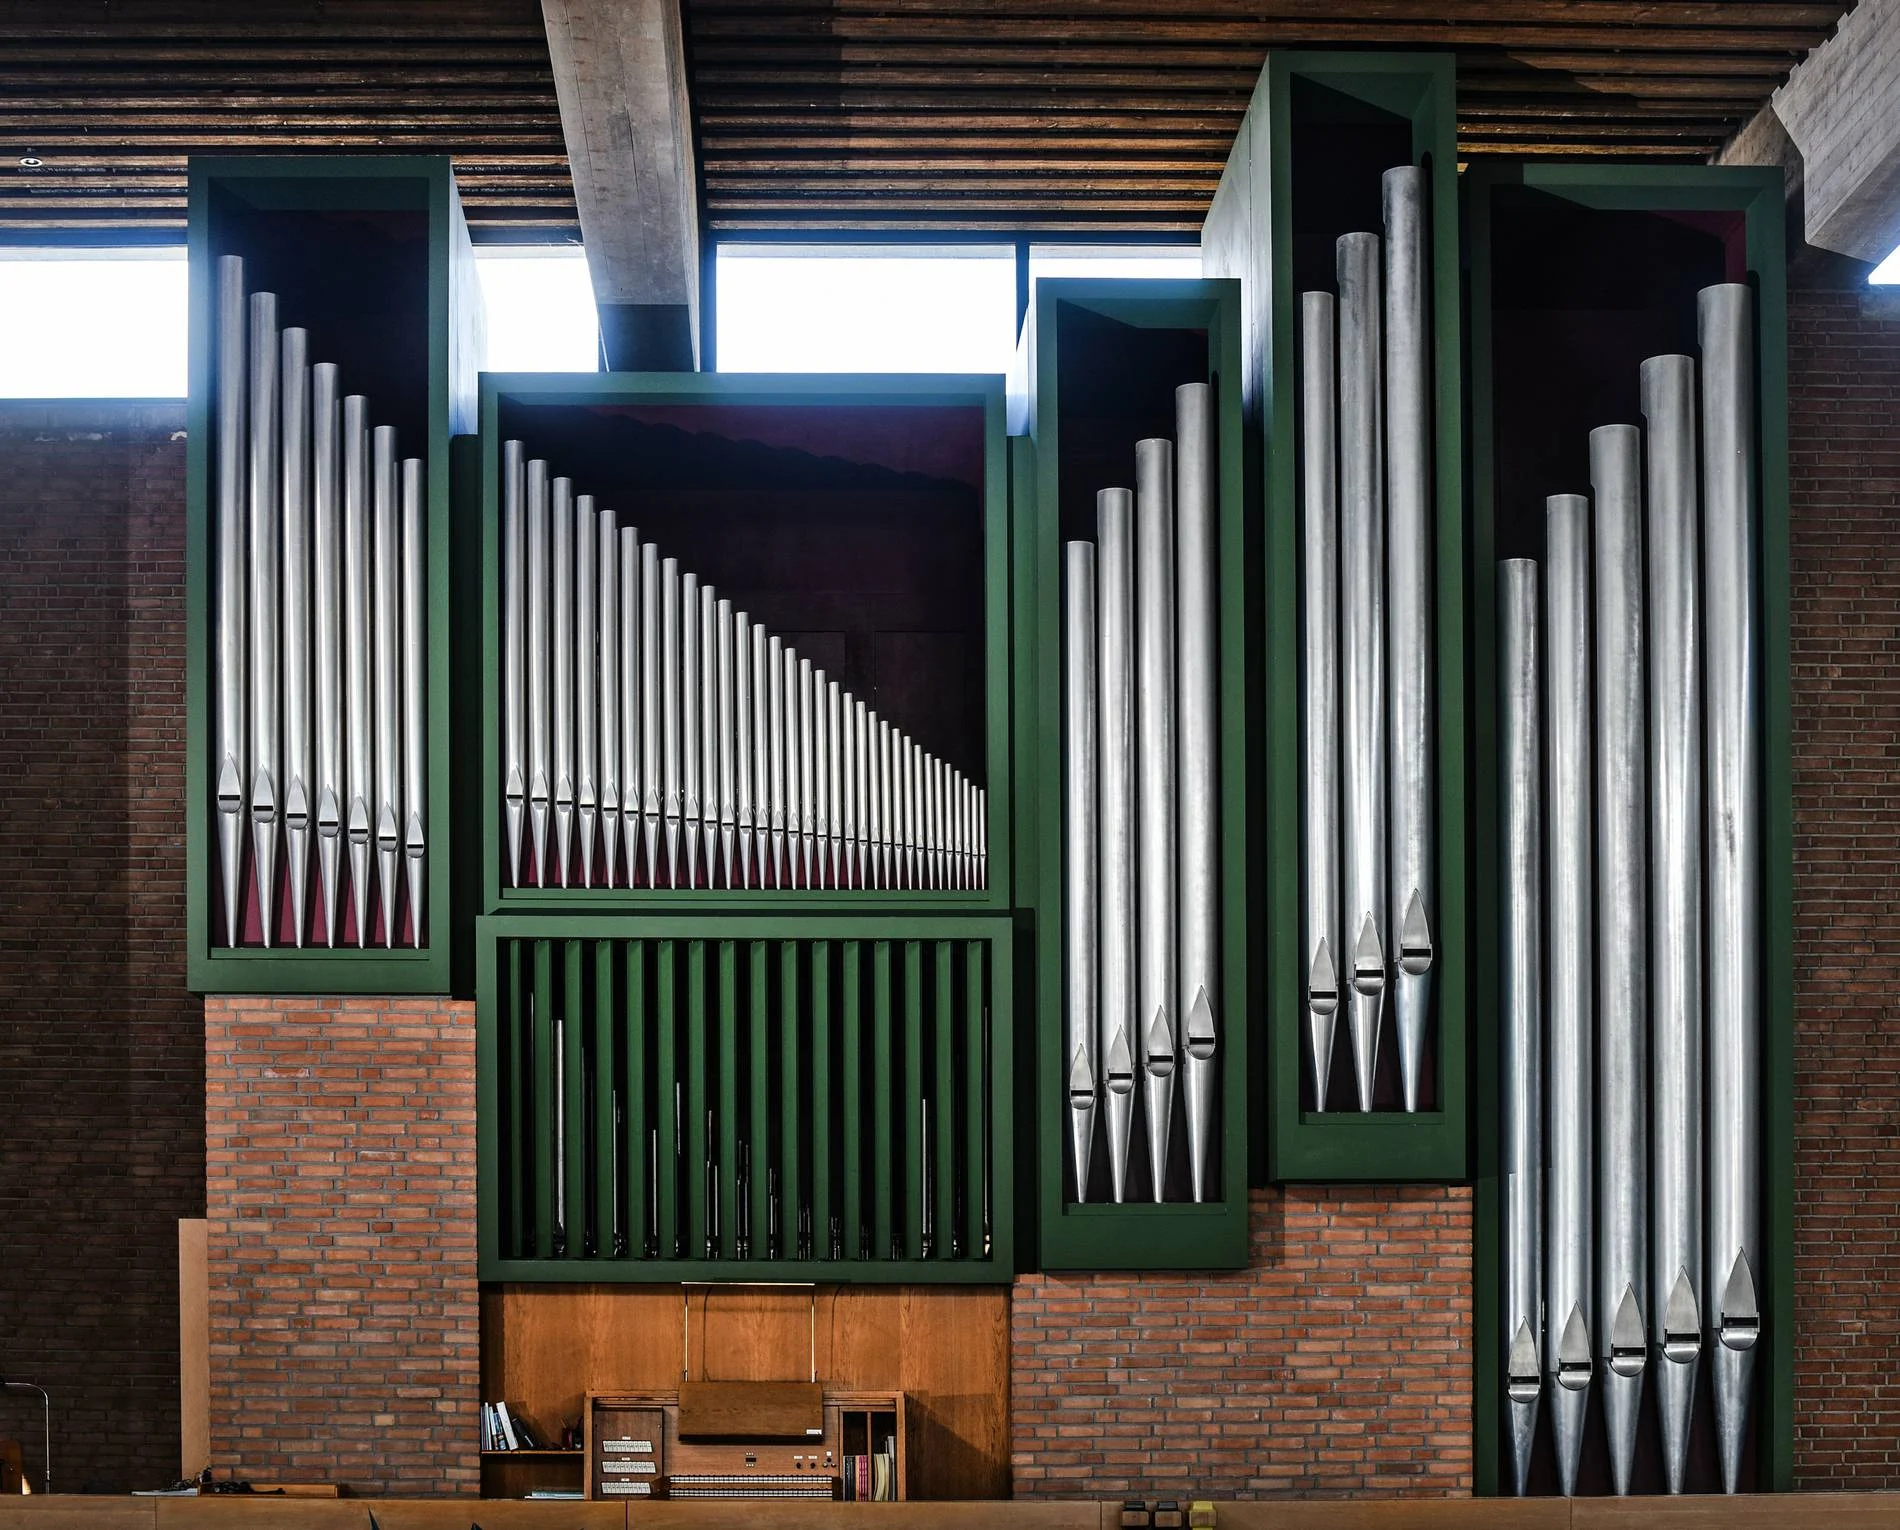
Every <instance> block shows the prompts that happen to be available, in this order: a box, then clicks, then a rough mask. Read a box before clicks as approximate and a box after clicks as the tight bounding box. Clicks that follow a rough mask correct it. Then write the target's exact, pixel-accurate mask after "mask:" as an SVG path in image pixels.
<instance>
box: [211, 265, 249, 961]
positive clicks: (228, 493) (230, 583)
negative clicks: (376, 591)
mask: <svg viewBox="0 0 1900 1530" xmlns="http://www.w3.org/2000/svg"><path fill="white" fill-rule="evenodd" d="M246 310H247V304H246V302H245V297H244V261H243V258H242V257H241V256H237V255H221V256H219V257H218V378H217V396H218V440H217V495H218V500H217V505H218V519H217V528H216V530H217V548H216V552H215V555H214V565H215V579H216V586H217V593H216V597H215V598H216V612H217V614H216V622H217V628H216V633H215V636H214V637H213V640H212V647H213V650H214V652H215V654H216V658H217V666H218V668H217V675H218V715H217V730H218V737H217V760H216V762H215V766H214V769H213V772H212V774H213V776H214V777H215V780H216V786H215V788H214V791H215V793H216V796H215V799H214V805H215V807H216V810H217V815H218V863H219V867H220V869H221V870H222V872H223V875H224V943H225V944H226V945H227V946H235V945H236V944H237V943H238V933H239V931H240V930H242V928H243V920H244V903H243V898H244V815H245V812H246V810H247V809H248V807H249V805H250V804H249V797H250V755H249V751H248V747H247V731H248V727H249V722H248V716H247V713H248V703H249V694H248V688H247V687H246V685H245V680H244V675H245V668H246V665H247V664H248V662H249V657H250V640H249V637H248V635H247V633H246V631H245V616H246V606H245V584H246V581H247V579H248V578H249V574H248V570H247V565H246V555H245V548H246V543H247V541H248V537H247V534H246V520H247V517H246V513H245V507H246V503H247V495H246V483H247V480H248V476H249V464H250V432H249V428H248V426H247V425H246V423H245V414H246V410H245V404H246V402H247V400H248V398H249V396H250V391H249V390H250V372H249V367H250V362H249V357H250V351H249V345H248V341H247V339H246V334H245V331H246V324H247V313H246Z"/></svg>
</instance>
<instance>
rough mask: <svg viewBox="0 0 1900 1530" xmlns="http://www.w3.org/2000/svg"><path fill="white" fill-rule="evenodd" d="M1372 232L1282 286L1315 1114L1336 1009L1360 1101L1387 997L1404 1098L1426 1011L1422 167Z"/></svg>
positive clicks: (1429, 767) (1429, 854) (1391, 174)
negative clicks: (1287, 329)
mask: <svg viewBox="0 0 1900 1530" xmlns="http://www.w3.org/2000/svg"><path fill="white" fill-rule="evenodd" d="M1381 190H1382V193H1383V206H1384V228H1385V234H1384V239H1383V242H1382V241H1381V239H1380V237H1379V236H1378V235H1376V234H1368V233H1352V234H1344V235H1342V236H1340V238H1339V240H1338V243H1337V246H1336V261H1337V273H1338V286H1339V293H1338V296H1337V298H1335V296H1334V295H1333V294H1332V293H1330V292H1306V293H1302V294H1301V295H1300V359H1301V367H1300V382H1301V387H1300V462H1301V469H1302V471H1301V482H1300V521H1301V552H1300V585H1301V657H1300V686H1301V716H1302V719H1303V729H1302V734H1301V749H1302V762H1301V806H1302V812H1303V816H1304V834H1303V836H1302V837H1303V841H1304V860H1303V863H1302V870H1303V873H1304V876H1303V889H1304V900H1303V901H1304V911H1303V928H1304V931H1305V943H1304V959H1303V963H1302V972H1303V974H1304V979H1305V989H1306V1003H1305V1009H1306V1051H1307V1056H1308V1060H1309V1061H1308V1066H1309V1067H1310V1069H1311V1078H1312V1084H1313V1105H1314V1108H1315V1109H1316V1110H1325V1109H1326V1108H1327V1097H1328V1093H1329V1091H1330V1089H1331V1080H1332V1061H1333V1055H1334V1050H1335V1046H1336V1041H1335V1036H1336V1022H1337V1021H1338V1019H1339V1018H1340V1005H1341V1001H1342V1000H1343V1001H1344V1004H1345V1019H1346V1022H1347V1036H1348V1040H1349V1043H1350V1047H1351V1053H1352V1065H1353V1079H1354V1083H1355V1086H1356V1094H1355V1098H1356V1102H1357V1104H1358V1107H1359V1109H1360V1110H1371V1109H1372V1108H1373V1094H1374V1085H1375V1080H1376V1078H1377V1076H1378V1071H1379V1066H1378V1064H1379V1048H1380V1043H1381V1038H1382V1035H1383V1033H1384V1031H1385V1029H1386V1015H1387V1012H1388V1005H1387V1002H1386V1000H1387V995H1388V994H1390V995H1391V996H1392V1004H1391V1005H1390V1007H1389V1008H1390V1011H1391V1013H1392V1017H1393V1021H1394V1025H1393V1029H1394V1030H1395V1031H1396V1033H1397V1039H1398V1047H1399V1080H1400V1087H1401V1090H1402V1093H1403V1098H1404V1106H1405V1109H1406V1110H1408V1111H1415V1110H1417V1109H1419V1108H1420V1104H1421V1088H1422V1083H1421V1081H1422V1079H1423V1077H1424V1071H1425V1058H1426V1043H1427V1039H1428V1033H1429V1025H1430V1016H1431V1007H1432V966H1433V956H1434V949H1433V935H1432V927H1433V883H1432V865H1433V857H1434V854H1435V850H1434V834H1433V817H1432V796H1433V790H1434V771H1433V762H1432V748H1433V721H1434V707H1433V694H1432V648H1433V645H1432V620H1433V605H1432V599H1431V590H1432V533H1433V526H1434V513H1433V494H1432V458H1431V449H1430V434H1431V430H1432V421H1431V409H1430V398H1431V392H1430V390H1431V377H1432V364H1431V357H1432V345H1431V324H1430V314H1429V304H1428V288H1429V273H1430V269H1431V268H1430V264H1429V261H1428V259H1427V250H1428V232H1427V229H1426V227H1425V213H1424V194H1425V176H1424V172H1423V171H1422V170H1421V169H1419V168H1418V167H1416V166H1410V165H1406V166H1400V167H1398V168H1395V169H1392V170H1388V171H1386V173H1385V175H1384V178H1383V182H1382V186H1381Z"/></svg>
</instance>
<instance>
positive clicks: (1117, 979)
mask: <svg viewBox="0 0 1900 1530" xmlns="http://www.w3.org/2000/svg"><path fill="white" fill-rule="evenodd" d="M1095 517H1096V568H1095V589H1096V594H1095V620H1096V638H1095V643H1096V647H1095V663H1096V684H1097V687H1098V698H1099V699H1098V701H1097V703H1096V713H1095V717H1096V730H1097V731H1096V745H1095V747H1096V761H1097V764H1098V768H1099V770H1100V773H1101V774H1100V791H1101V807H1100V823H1099V826H1098V828H1097V833H1098V834H1099V835H1100V836H1101V840H1100V843H1101V869H1100V873H1099V877H1100V893H1099V897H1100V900H1101V902H1100V908H1099V914H1100V920H1101V923H1100V930H1101V935H1100V941H1101V963H1102V965H1101V980H1100V986H1099V989H1098V993H1099V997H1100V1003H1101V1026H1102V1029H1101V1035H1100V1040H1099V1043H1098V1048H1097V1052H1096V1056H1097V1058H1098V1060H1099V1066H1100V1068H1101V1070H1102V1082H1103V1085H1104V1087H1105V1091H1106V1092H1105V1093H1104V1095H1103V1103H1104V1106H1105V1107H1106V1108H1105V1112H1104V1113H1105V1115H1106V1117H1107V1124H1108V1174H1109V1193H1110V1194H1111V1195H1112V1196H1113V1198H1114V1199H1115V1201H1116V1202H1117V1203H1119V1202H1121V1201H1124V1200H1126V1199H1127V1192H1128V1140H1129V1134H1130V1132H1131V1130H1132V1128H1133V1125H1134V1093H1135V1071H1136V1058H1137V1056H1138V1055H1139V1054H1138V1053H1137V1051H1136V1048H1137V1046H1138V1044H1139V1042H1138V1038H1139V1034H1140V1032H1139V1029H1138V1026H1137V1022H1136V1016H1137V1005H1136V998H1135V772H1134V760H1135V653H1134V646H1135V644H1134V638H1135V559H1134V551H1135V549H1134V541H1135V496H1134V495H1133V493H1131V492H1130V491H1129V490H1127V489H1103V490H1101V491H1100V492H1099V493H1097V494H1096V496H1095Z"/></svg>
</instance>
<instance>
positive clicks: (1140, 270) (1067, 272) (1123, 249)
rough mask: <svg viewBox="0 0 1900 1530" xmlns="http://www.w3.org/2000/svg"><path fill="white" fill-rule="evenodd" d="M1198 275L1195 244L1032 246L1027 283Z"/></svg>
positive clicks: (1199, 262)
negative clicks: (1060, 278)
mask: <svg viewBox="0 0 1900 1530" xmlns="http://www.w3.org/2000/svg"><path fill="white" fill-rule="evenodd" d="M1200 274H1201V247H1200V246H1199V245H1198V244H1150V245H1142V244H1032V245H1031V246H1030V247H1029V279H1030V280H1031V281H1032V282H1033V281H1036V280H1038V279H1040V278H1042V277H1045V276H1114V277H1125V276H1135V277H1153V276H1172V277H1187V278H1193V277H1197V276H1199V275H1200Z"/></svg>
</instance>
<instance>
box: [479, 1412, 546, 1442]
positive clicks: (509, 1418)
mask: <svg viewBox="0 0 1900 1530" xmlns="http://www.w3.org/2000/svg"><path fill="white" fill-rule="evenodd" d="M481 1436H482V1449H483V1450H486V1451H508V1450H542V1449H545V1448H546V1447H545V1446H543V1445H542V1444H541V1442H540V1440H539V1439H537V1438H536V1437H535V1433H534V1430H533V1429H532V1428H530V1427H529V1425H528V1421H527V1420H526V1419H525V1418H523V1417H521V1415H520V1414H518V1413H515V1412H513V1411H511V1410H510V1409H509V1407H508V1404H507V1403H505V1402H492V1403H483V1404H482V1428H481Z"/></svg>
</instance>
